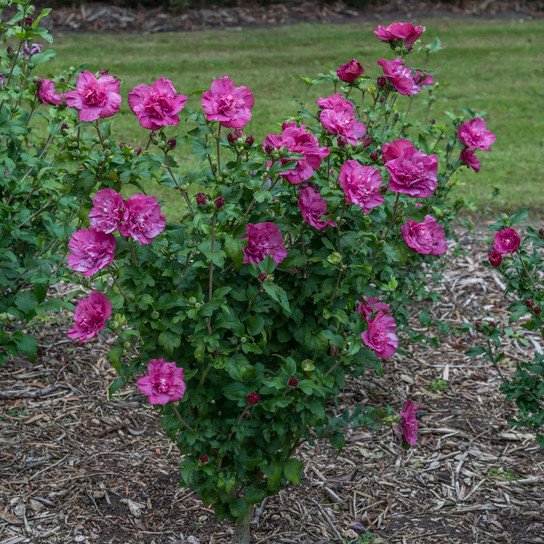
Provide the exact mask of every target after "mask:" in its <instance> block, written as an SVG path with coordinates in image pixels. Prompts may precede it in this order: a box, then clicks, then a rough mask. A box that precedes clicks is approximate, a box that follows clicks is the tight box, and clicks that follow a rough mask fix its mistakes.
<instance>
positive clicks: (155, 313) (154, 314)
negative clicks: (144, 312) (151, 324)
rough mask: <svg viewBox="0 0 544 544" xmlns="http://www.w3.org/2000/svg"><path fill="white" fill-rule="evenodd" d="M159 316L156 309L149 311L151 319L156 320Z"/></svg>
mask: <svg viewBox="0 0 544 544" xmlns="http://www.w3.org/2000/svg"><path fill="white" fill-rule="evenodd" d="M160 316H161V315H160V314H159V312H157V311H153V312H151V319H153V321H157V319H159V317H160Z"/></svg>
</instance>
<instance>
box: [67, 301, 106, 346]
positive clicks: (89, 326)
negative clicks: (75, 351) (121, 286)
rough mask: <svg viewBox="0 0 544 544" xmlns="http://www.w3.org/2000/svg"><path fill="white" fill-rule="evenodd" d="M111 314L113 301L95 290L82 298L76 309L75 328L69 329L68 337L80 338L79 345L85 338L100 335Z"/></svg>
mask: <svg viewBox="0 0 544 544" xmlns="http://www.w3.org/2000/svg"><path fill="white" fill-rule="evenodd" d="M110 316H111V302H110V301H109V300H108V297H106V295H103V294H102V293H99V292H98V291H93V292H92V293H91V294H90V295H89V296H88V297H87V298H84V299H83V300H80V301H79V302H78V304H77V306H76V308H75V310H74V328H73V329H68V337H69V338H72V339H73V340H75V339H76V338H79V345H80V346H81V344H83V342H85V340H89V338H93V337H94V336H98V333H99V332H100V331H102V330H104V327H105V326H106V319H109V317H110Z"/></svg>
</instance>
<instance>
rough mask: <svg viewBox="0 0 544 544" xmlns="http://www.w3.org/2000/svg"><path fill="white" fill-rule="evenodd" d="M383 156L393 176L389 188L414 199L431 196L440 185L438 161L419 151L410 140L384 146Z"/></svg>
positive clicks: (432, 156) (434, 157) (433, 156)
mask: <svg viewBox="0 0 544 544" xmlns="http://www.w3.org/2000/svg"><path fill="white" fill-rule="evenodd" d="M382 156H383V160H384V161H386V162H385V167H386V168H387V170H388V171H389V173H390V174H391V179H390V180H389V187H390V189H391V190H392V191H394V192H396V193H404V194H406V195H408V196H411V197H412V198H425V197H428V196H431V195H432V194H433V193H434V191H435V189H436V186H437V184H438V177H437V172H438V159H437V157H436V155H430V156H429V155H426V154H425V153H423V151H418V150H417V149H416V148H415V147H414V146H413V144H412V142H410V141H409V140H404V139H401V140H396V141H394V142H391V143H388V144H384V146H383V149H382Z"/></svg>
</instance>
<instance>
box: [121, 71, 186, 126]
mask: <svg viewBox="0 0 544 544" xmlns="http://www.w3.org/2000/svg"><path fill="white" fill-rule="evenodd" d="M186 102H187V97H186V96H185V95H183V94H176V89H174V85H173V84H172V82H171V81H170V80H169V79H166V78H164V77H161V78H160V79H157V81H155V83H153V85H151V87H149V86H148V85H145V84H144V83H142V84H141V85H137V86H136V87H134V89H132V91H130V92H129V93H128V105H129V106H130V109H131V110H132V112H133V113H134V114H136V115H137V117H138V121H140V125H142V127H144V128H148V129H150V130H159V129H160V128H161V127H165V126H169V125H178V124H179V116H178V114H179V112H180V111H181V110H182V109H183V107H184V106H185V103H186Z"/></svg>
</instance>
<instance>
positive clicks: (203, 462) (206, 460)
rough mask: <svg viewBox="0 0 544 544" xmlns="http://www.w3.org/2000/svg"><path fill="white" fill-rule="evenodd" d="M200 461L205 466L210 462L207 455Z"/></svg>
mask: <svg viewBox="0 0 544 544" xmlns="http://www.w3.org/2000/svg"><path fill="white" fill-rule="evenodd" d="M198 459H199V461H200V462H201V463H202V464H203V465H205V464H206V463H207V462H208V461H209V459H208V456H207V455H206V454H205V453H203V454H202V455H201V456H200V457H199V458H198Z"/></svg>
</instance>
